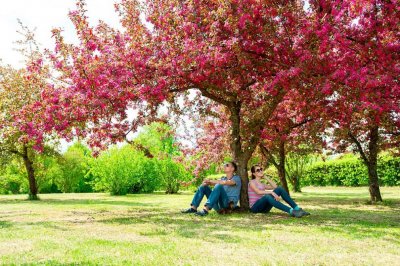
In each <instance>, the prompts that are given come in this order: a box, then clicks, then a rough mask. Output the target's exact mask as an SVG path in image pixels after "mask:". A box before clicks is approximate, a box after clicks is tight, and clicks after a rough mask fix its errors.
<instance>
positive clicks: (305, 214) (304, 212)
mask: <svg viewBox="0 0 400 266" xmlns="http://www.w3.org/2000/svg"><path fill="white" fill-rule="evenodd" d="M299 211H301V212H303V216H308V215H311V213H309V212H306V211H305V210H303V209H302V208H300V210H299Z"/></svg>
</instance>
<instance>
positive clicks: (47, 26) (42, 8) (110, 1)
mask: <svg viewBox="0 0 400 266" xmlns="http://www.w3.org/2000/svg"><path fill="white" fill-rule="evenodd" d="M75 2H76V1H75V0H0V36H1V39H0V58H1V59H2V61H3V64H11V65H12V66H14V67H21V66H22V64H21V61H22V57H21V55H19V54H18V52H17V51H14V50H13V48H14V47H15V44H14V42H15V41H16V40H18V39H20V36H19V34H18V33H17V30H20V28H19V25H18V21H17V19H20V20H21V21H22V23H23V24H24V25H25V26H28V27H29V28H30V29H34V28H36V40H37V41H38V42H39V44H41V48H50V49H52V48H53V47H54V41H53V39H52V38H51V30H52V28H55V27H61V28H62V29H64V30H65V32H64V36H65V39H66V41H67V42H74V41H75V32H74V28H73V25H72V22H71V21H70V20H69V18H68V12H69V11H70V10H74V9H75ZM115 2H116V1H115V0H87V9H88V16H89V19H90V22H91V23H96V22H97V21H98V20H99V19H101V20H104V21H105V22H106V23H108V24H110V25H112V26H114V27H117V26H118V24H119V23H118V22H119V18H118V15H117V13H116V12H115V11H114V3H115Z"/></svg>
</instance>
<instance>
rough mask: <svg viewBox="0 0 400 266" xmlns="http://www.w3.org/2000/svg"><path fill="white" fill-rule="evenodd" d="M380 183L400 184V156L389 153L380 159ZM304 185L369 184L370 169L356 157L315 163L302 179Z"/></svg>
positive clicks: (388, 184)
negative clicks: (392, 155)
mask: <svg viewBox="0 0 400 266" xmlns="http://www.w3.org/2000/svg"><path fill="white" fill-rule="evenodd" d="M378 177H379V183H380V185H384V186H398V185H400V158H398V157H397V158H396V157H391V156H388V155H384V156H380V158H379V160H378ZM301 182H302V186H310V185H312V186H367V185H368V170H367V167H366V165H365V164H363V162H362V161H361V160H360V159H359V158H356V157H351V158H343V159H336V160H331V161H327V162H317V163H315V164H313V165H312V166H311V167H310V168H309V169H308V170H307V171H306V174H305V176H304V178H303V179H302V181H301Z"/></svg>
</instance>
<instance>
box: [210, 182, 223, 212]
mask: <svg viewBox="0 0 400 266" xmlns="http://www.w3.org/2000/svg"><path fill="white" fill-rule="evenodd" d="M205 207H207V209H208V210H211V209H212V208H214V209H215V210H216V211H218V210H219V209H220V208H227V207H228V195H227V194H226V191H225V189H224V186H223V185H221V184H217V185H215V187H214V189H213V190H212V192H211V194H210V196H209V197H208V200H207V202H206V204H205Z"/></svg>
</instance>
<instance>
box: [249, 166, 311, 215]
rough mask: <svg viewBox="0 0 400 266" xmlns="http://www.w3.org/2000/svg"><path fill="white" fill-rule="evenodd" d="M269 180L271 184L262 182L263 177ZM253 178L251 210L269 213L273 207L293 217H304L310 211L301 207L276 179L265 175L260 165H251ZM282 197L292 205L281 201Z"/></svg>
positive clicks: (250, 193) (250, 185)
mask: <svg viewBox="0 0 400 266" xmlns="http://www.w3.org/2000/svg"><path fill="white" fill-rule="evenodd" d="M262 178H264V179H265V180H267V182H268V183H269V185H268V186H267V185H265V184H263V183H261V179H262ZM251 179H252V180H250V182H249V203H250V211H251V212H253V213H260V212H263V213H267V212H269V211H270V210H271V209H272V207H275V208H277V209H279V210H281V211H284V212H287V213H288V214H290V215H291V216H293V217H302V216H305V215H310V213H308V212H306V211H304V210H303V209H301V208H300V207H299V206H298V205H297V204H296V203H295V202H294V201H293V199H292V198H291V197H290V196H289V194H288V193H287V192H286V190H285V189H284V188H282V187H278V186H277V185H276V183H275V182H274V181H272V180H271V179H270V178H268V177H266V176H264V171H263V169H262V167H260V166H259V165H254V166H252V167H251ZM281 197H282V199H283V200H284V201H286V202H287V204H289V205H290V207H291V208H290V207H288V206H286V205H285V204H283V203H281V202H280V200H281Z"/></svg>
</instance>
